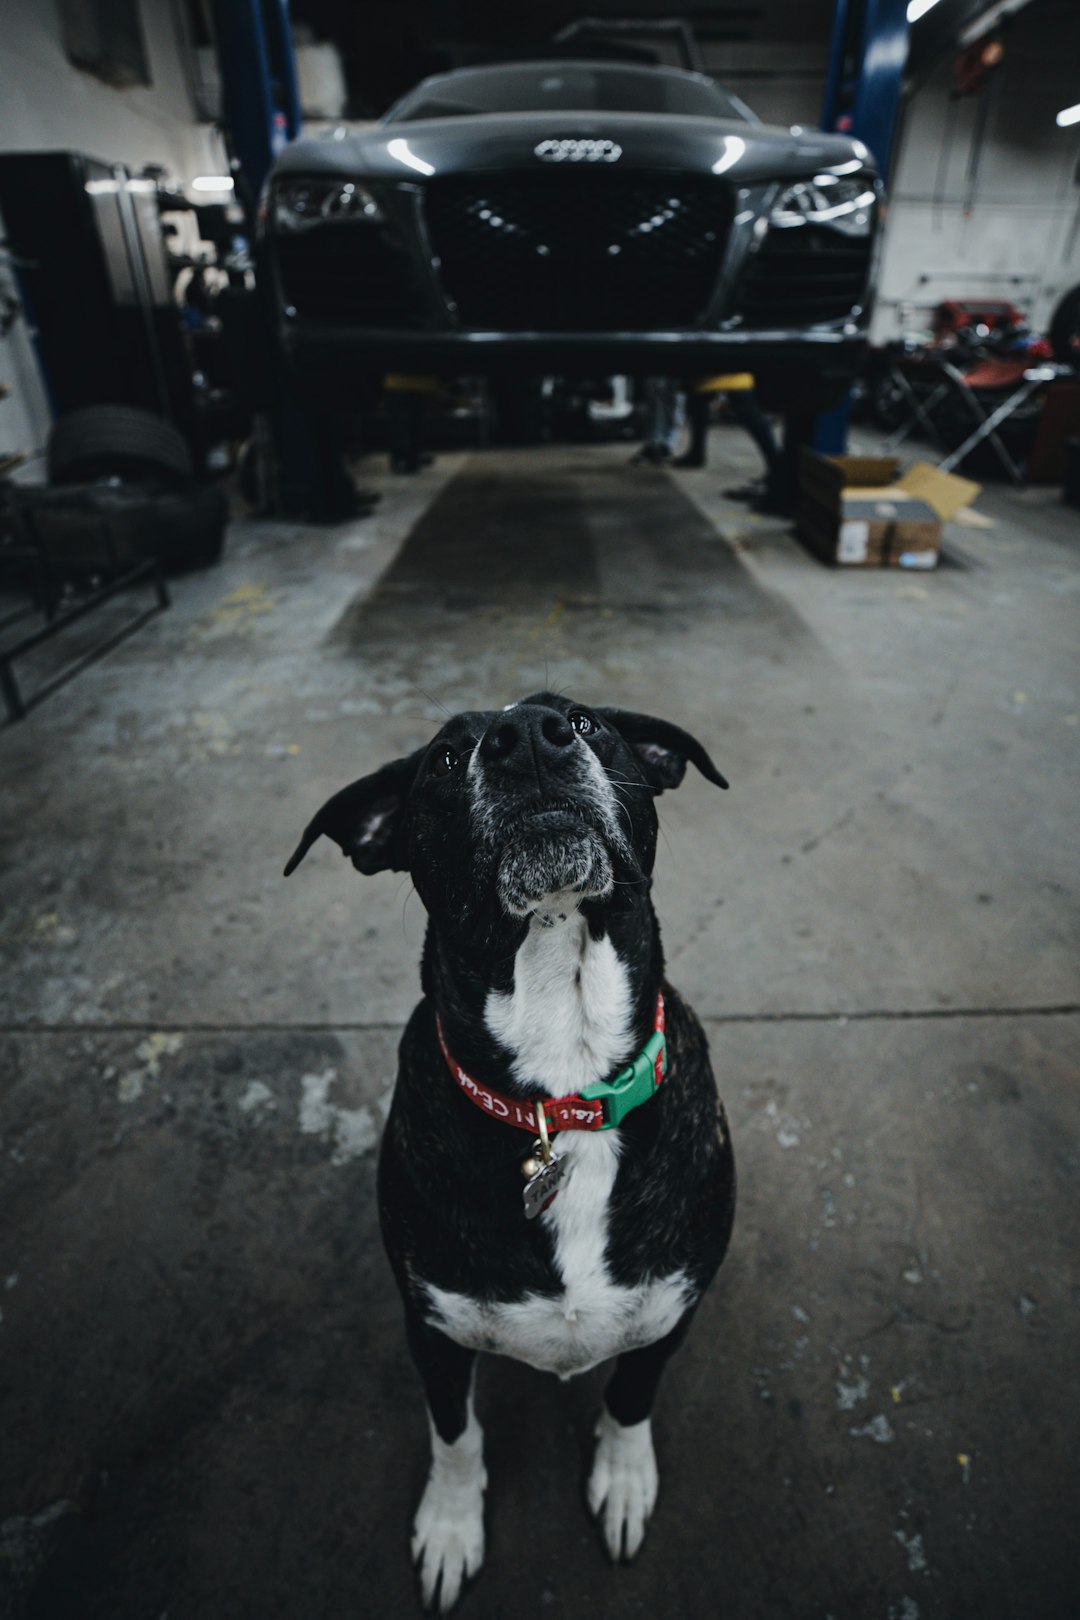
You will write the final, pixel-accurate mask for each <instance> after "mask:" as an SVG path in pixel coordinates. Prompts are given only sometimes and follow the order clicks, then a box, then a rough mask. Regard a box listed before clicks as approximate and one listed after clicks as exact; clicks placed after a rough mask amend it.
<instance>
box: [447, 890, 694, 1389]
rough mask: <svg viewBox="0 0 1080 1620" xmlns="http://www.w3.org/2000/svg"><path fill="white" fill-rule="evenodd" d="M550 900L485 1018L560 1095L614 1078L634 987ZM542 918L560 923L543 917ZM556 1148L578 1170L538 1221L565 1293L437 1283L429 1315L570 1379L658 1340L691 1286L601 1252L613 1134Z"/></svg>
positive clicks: (609, 952) (605, 945)
mask: <svg viewBox="0 0 1080 1620" xmlns="http://www.w3.org/2000/svg"><path fill="white" fill-rule="evenodd" d="M550 900H551V905H550V906H549V905H548V904H547V903H545V904H544V906H542V907H541V908H540V912H539V913H538V916H537V918H536V919H534V921H533V923H532V925H531V926H530V929H529V933H528V935H527V937H526V939H525V942H524V944H523V945H522V946H521V948H520V950H519V951H518V955H517V960H516V962H515V970H514V988H513V990H512V992H510V993H509V994H508V995H500V994H496V993H493V994H491V995H490V996H489V997H488V1001H487V1007H486V1012H485V1017H486V1022H487V1024H488V1028H489V1029H490V1030H491V1032H492V1034H493V1035H494V1036H495V1037H496V1038H497V1039H498V1040H499V1041H500V1043H501V1044H502V1045H503V1046H505V1047H506V1049H507V1050H508V1051H509V1052H511V1053H512V1054H513V1057H514V1071H515V1073H516V1074H517V1076H518V1077H519V1078H520V1079H521V1080H522V1081H524V1082H525V1083H526V1084H528V1085H530V1086H533V1087H535V1088H536V1090H537V1091H539V1092H546V1093H547V1094H548V1095H549V1096H553V1097H554V1096H563V1095H565V1094H566V1093H568V1092H572V1091H578V1090H580V1089H581V1087H582V1086H584V1085H588V1084H590V1083H591V1082H593V1081H596V1080H600V1079H604V1078H606V1077H607V1076H608V1075H610V1074H611V1073H612V1072H613V1070H614V1069H616V1068H617V1067H618V1065H619V1064H620V1063H621V1062H624V1061H625V1060H626V1059H627V1058H628V1057H629V1056H630V1055H631V1054H630V1053H629V1050H628V1043H629V1042H630V1040H631V1039H632V1037H631V1035H630V1012H631V1007H630V986H629V981H628V978H627V974H626V970H625V968H624V966H623V964H622V962H621V961H620V960H619V957H618V955H617V953H616V951H615V948H614V946H613V945H612V944H611V941H610V940H608V939H606V938H604V939H601V940H590V938H589V934H588V929H587V927H586V925H585V921H584V919H583V918H582V917H581V916H579V915H578V914H577V912H576V911H572V910H570V909H569V906H572V905H573V900H572V899H571V897H569V896H565V897H564V896H551V897H550ZM564 901H565V902H567V904H564V903H563V902H564ZM560 912H563V913H564V914H565V920H563V918H562V917H560ZM545 916H547V917H551V918H553V919H555V920H554V922H553V923H552V924H546V923H545V921H544V918H545ZM556 1152H557V1153H559V1154H563V1153H565V1154H567V1155H570V1156H571V1157H572V1159H573V1161H574V1162H573V1168H572V1173H571V1175H570V1177H569V1179H568V1181H567V1182H566V1183H565V1184H564V1185H563V1187H562V1188H561V1189H560V1191H559V1193H558V1196H557V1197H556V1198H555V1201H554V1203H553V1204H552V1205H551V1207H550V1209H548V1210H547V1211H546V1212H545V1213H544V1214H543V1215H542V1216H540V1219H541V1220H542V1221H543V1222H544V1223H545V1225H546V1226H547V1228H548V1230H549V1231H550V1232H551V1234H552V1237H553V1239H554V1246H555V1266H556V1269H557V1271H558V1273H559V1276H560V1278H561V1279H562V1283H563V1290H562V1292H561V1293H559V1294H555V1295H553V1296H545V1295H541V1294H527V1295H525V1297H524V1298H522V1299H520V1300H514V1301H511V1302H509V1303H495V1302H491V1301H484V1300H477V1299H473V1298H470V1297H469V1296H468V1295H466V1294H459V1293H452V1292H450V1291H449V1290H447V1289H442V1288H436V1287H433V1286H431V1285H428V1288H427V1293H428V1297H429V1300H430V1304H431V1312H430V1320H431V1321H432V1323H433V1324H434V1325H435V1326H436V1327H438V1328H440V1329H441V1330H442V1332H444V1333H446V1334H447V1335H448V1337H449V1338H451V1339H454V1340H455V1341H456V1342H457V1343H458V1344H463V1345H465V1346H467V1347H468V1348H469V1349H473V1350H487V1351H492V1352H494V1353H495V1354H498V1355H504V1356H512V1357H513V1358H514V1359H515V1360H517V1361H525V1362H528V1364H529V1365H530V1366H533V1367H537V1368H539V1369H540V1370H541V1371H544V1372H554V1373H558V1374H559V1376H560V1377H562V1378H569V1377H571V1376H573V1375H574V1374H575V1373H582V1372H586V1371H587V1370H588V1369H589V1368H590V1367H594V1366H596V1364H597V1363H598V1362H601V1361H605V1360H607V1358H608V1357H609V1356H615V1355H620V1354H621V1353H622V1352H623V1351H625V1350H632V1349H636V1348H638V1347H640V1346H642V1345H646V1344H653V1343H654V1342H655V1341H656V1340H657V1339H661V1338H663V1337H664V1335H665V1334H667V1333H669V1332H670V1331H671V1329H672V1328H673V1327H674V1326H675V1323H676V1322H677V1321H678V1320H679V1318H680V1317H681V1316H682V1314H683V1312H684V1311H685V1310H686V1309H687V1307H688V1305H689V1304H690V1302H691V1300H692V1298H693V1289H692V1287H691V1285H690V1283H689V1281H688V1279H687V1277H686V1276H685V1274H684V1273H683V1272H681V1271H680V1272H676V1273H675V1274H674V1275H672V1276H670V1277H662V1278H651V1279H649V1280H648V1281H646V1282H642V1283H639V1284H638V1285H637V1286H635V1287H633V1288H626V1287H621V1286H620V1285H618V1284H616V1283H614V1282H613V1281H612V1279H611V1275H610V1273H609V1271H608V1268H607V1264H606V1261H605V1251H606V1248H607V1235H608V1206H609V1202H610V1198H611V1190H612V1188H613V1186H614V1184H615V1174H616V1171H617V1169H618V1158H619V1140H618V1132H617V1131H604V1132H602V1133H597V1134H595V1135H594V1134H592V1133H589V1132H584V1131H564V1132H562V1133H561V1134H560V1135H559V1137H558V1138H557V1143H556ZM522 1226H523V1227H524V1216H522ZM510 1240H511V1241H512V1236H511V1239H510Z"/></svg>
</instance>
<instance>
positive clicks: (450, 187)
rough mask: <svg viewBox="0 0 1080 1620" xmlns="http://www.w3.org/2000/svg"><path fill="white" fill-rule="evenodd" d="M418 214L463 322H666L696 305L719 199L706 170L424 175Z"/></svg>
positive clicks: (510, 327) (707, 285)
mask: <svg viewBox="0 0 1080 1620" xmlns="http://www.w3.org/2000/svg"><path fill="white" fill-rule="evenodd" d="M426 219H427V228H428V234H429V238H430V241H431V247H432V252H433V254H434V255H435V258H436V265H437V268H438V272H439V275H440V277H441V279H442V284H443V288H444V291H445V292H446V294H447V296H448V297H449V298H450V299H452V300H453V302H454V303H455V305H456V306H457V313H458V316H459V318H460V319H461V321H462V323H463V324H464V325H465V326H467V327H473V328H479V329H482V330H487V331H504V332H523V331H533V332H536V331H540V332H588V331H602V332H612V331H627V332H643V331H650V330H652V331H666V330H672V329H682V328H685V327H692V326H694V325H696V324H697V323H698V322H700V320H701V319H702V317H703V315H704V314H705V311H706V309H707V307H708V305H709V302H710V299H711V297H712V293H713V289H714V287H715V285H716V278H717V273H718V270H719V267H720V258H721V255H722V253H723V250H724V244H725V241H726V239H727V233H728V224H729V220H730V203H729V195H728V192H727V189H726V188H725V187H723V186H721V185H718V184H717V183H716V182H715V181H711V180H709V179H698V178H694V177H687V176H681V175H675V176H672V175H666V174H651V173H650V174H641V173H638V174H633V173H612V172H611V170H610V169H607V168H606V167H605V169H604V172H603V173H594V172H582V171H580V170H573V171H569V172H568V171H566V170H559V171H558V172H552V173H542V174H533V173H531V172H530V173H520V174H515V173H501V174H492V175H468V176H457V175H454V176H448V177H447V178H446V179H443V180H434V181H432V182H431V184H430V185H429V186H428V187H427V190H426Z"/></svg>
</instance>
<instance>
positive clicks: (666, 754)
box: [596, 709, 727, 793]
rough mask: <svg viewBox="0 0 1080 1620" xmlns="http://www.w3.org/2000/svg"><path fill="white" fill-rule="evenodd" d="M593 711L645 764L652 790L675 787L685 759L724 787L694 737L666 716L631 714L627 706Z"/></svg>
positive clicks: (681, 777)
mask: <svg viewBox="0 0 1080 1620" xmlns="http://www.w3.org/2000/svg"><path fill="white" fill-rule="evenodd" d="M596 713H597V714H598V715H600V716H601V717H602V718H603V719H604V720H606V721H607V722H608V724H609V725H612V726H614V727H615V729H616V730H617V731H620V732H621V733H622V735H623V736H624V737H625V738H626V741H627V742H628V743H629V744H630V746H631V748H632V749H633V750H634V752H635V754H636V755H637V756H638V759H639V760H640V761H641V763H642V765H643V766H644V767H645V775H646V777H647V778H648V782H649V786H650V787H651V788H652V790H653V792H654V793H663V791H664V789H665V788H676V787H678V785H679V783H680V782H681V781H682V779H683V777H684V776H685V775H686V766H687V761H690V762H692V763H693V764H694V765H696V766H697V768H698V770H699V771H700V772H701V774H702V776H704V777H705V779H706V780H707V781H709V782H714V783H715V784H716V786H717V787H720V788H726V787H727V783H726V782H725V781H724V778H723V777H722V776H721V775H720V772H719V771H718V770H717V768H716V766H715V765H714V764H713V762H712V760H711V759H710V758H709V756H708V754H707V753H706V752H705V750H704V748H702V746H701V744H700V743H699V742H698V740H697V738H696V737H691V735H690V733H689V732H688V731H683V730H681V729H680V728H679V727H678V726H673V725H672V724H671V721H670V720H657V719H654V717H653V716H652V715H651V714H632V713H631V712H630V710H629V709H597V710H596Z"/></svg>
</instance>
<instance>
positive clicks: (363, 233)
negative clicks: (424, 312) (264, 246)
mask: <svg viewBox="0 0 1080 1620" xmlns="http://www.w3.org/2000/svg"><path fill="white" fill-rule="evenodd" d="M277 261H278V269H279V273H280V276H281V286H282V292H283V294H284V299H285V303H286V304H287V305H291V306H292V308H293V309H294V310H295V311H296V314H297V315H298V316H300V317H301V318H302V319H304V320H308V321H320V322H326V323H327V324H335V323H337V324H347V325H350V326H375V327H380V326H396V327H412V326H415V325H416V324H417V317H418V307H419V305H420V296H419V294H418V292H417V290H416V288H415V287H414V284H413V274H412V266H411V261H410V259H409V256H408V254H407V253H406V252H405V251H404V249H403V248H399V247H396V246H395V245H394V243H393V242H390V241H387V239H386V238H385V236H384V235H383V233H382V231H381V230H380V229H379V228H378V227H377V226H374V225H368V224H360V223H357V224H352V223H349V224H344V223H335V224H333V225H325V226H313V227H311V228H310V229H308V230H306V231H298V232H297V233H296V235H295V236H292V235H286V234H285V233H284V232H281V233H279V235H278V238H277Z"/></svg>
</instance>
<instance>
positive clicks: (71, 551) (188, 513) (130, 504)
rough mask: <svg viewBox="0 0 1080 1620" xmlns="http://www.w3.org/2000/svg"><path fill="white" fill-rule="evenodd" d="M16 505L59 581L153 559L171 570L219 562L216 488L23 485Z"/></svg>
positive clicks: (224, 507) (223, 509)
mask: <svg viewBox="0 0 1080 1620" xmlns="http://www.w3.org/2000/svg"><path fill="white" fill-rule="evenodd" d="M14 504H15V505H16V507H17V508H18V510H19V512H20V513H21V514H23V515H25V517H26V518H27V519H28V520H29V525H30V531H31V539H33V540H35V541H36V542H37V543H38V544H39V545H40V546H41V547H42V549H43V551H44V554H45V557H46V559H47V562H48V565H49V568H50V570H51V571H52V573H53V574H54V575H55V577H56V578H58V579H74V580H78V579H83V578H86V577H88V576H93V575H97V576H100V577H109V576H111V575H114V574H116V573H122V572H123V571H124V570H125V569H128V568H131V567H133V566H134V564H135V563H137V562H140V561H142V560H143V559H144V558H148V557H156V558H157V560H158V562H159V563H160V564H161V566H162V568H163V569H165V570H166V571H167V572H169V573H180V572H184V571H185V570H187V569H189V568H207V567H209V566H210V564H211V563H216V562H218V561H219V560H220V558H221V554H222V551H223V548H224V544H225V526H226V524H227V522H228V517H229V506H228V502H227V501H226V499H225V497H224V495H223V494H222V493H221V491H220V490H219V489H213V488H211V487H209V486H206V487H193V488H191V489H183V490H151V489H139V488H136V487H133V486H132V485H130V484H128V485H125V484H119V485H113V484H84V485H82V486H79V485H74V484H73V485H68V486H66V487H64V488H63V489H34V488H23V489H19V490H17V491H16V493H15V502H14Z"/></svg>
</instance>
